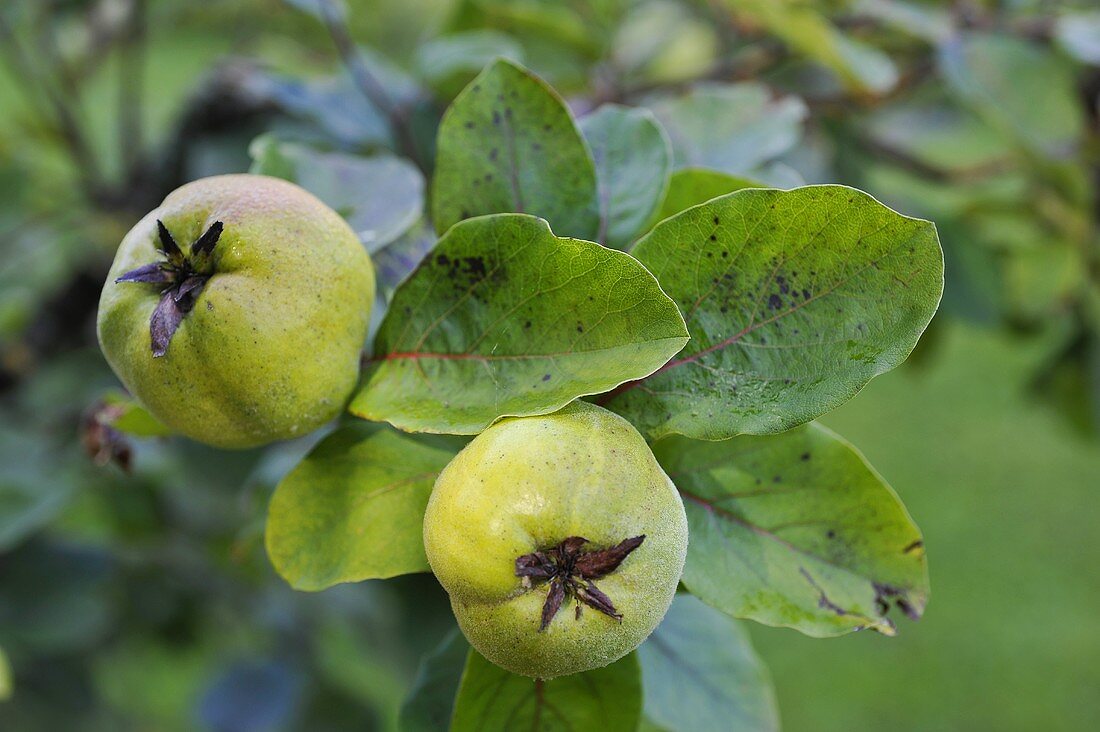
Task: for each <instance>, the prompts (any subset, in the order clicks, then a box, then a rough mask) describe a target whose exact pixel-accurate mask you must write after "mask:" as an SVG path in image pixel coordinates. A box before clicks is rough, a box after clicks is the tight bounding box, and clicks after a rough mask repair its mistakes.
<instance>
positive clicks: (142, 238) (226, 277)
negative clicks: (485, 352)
mask: <svg viewBox="0 0 1100 732" xmlns="http://www.w3.org/2000/svg"><path fill="white" fill-rule="evenodd" d="M373 301H374V270H373V269H372V267H371V262H370V257H369V256H368V255H367V253H366V251H365V250H364V249H363V246H362V245H361V244H360V242H359V240H358V239H357V238H356V236H355V233H354V232H353V231H352V230H351V228H350V227H349V226H348V225H347V223H345V222H344V220H343V219H341V218H340V216H339V215H338V214H337V213H336V212H335V211H333V210H332V209H330V208H329V207H328V206H326V205H325V204H323V203H322V202H321V201H320V200H318V199H317V198H315V197H314V196H313V195H311V194H310V193H308V192H306V191H305V190H303V189H302V188H299V187H298V186H296V185H294V184H293V183H289V182H287V181H284V180H279V179H276V178H269V177H266V176H259V175H224V176H216V177H212V178H204V179H202V180H198V181H195V182H193V183H188V184H187V185H185V186H183V187H181V188H179V189H177V190H176V191H174V192H172V193H171V194H169V196H168V197H167V198H166V199H164V202H163V203H162V204H161V205H160V206H159V207H158V208H157V209H155V210H154V211H152V212H151V213H150V214H149V215H148V216H146V217H145V218H143V219H142V220H141V221H140V222H138V224H137V225H136V226H134V228H133V229H131V230H130V232H129V233H128V234H127V235H126V237H125V238H124V239H123V241H122V244H121V245H120V246H119V249H118V254H117V255H116V256H115V261H114V264H113V265H112V267H111V271H110V274H109V275H108V277H107V283H106V284H105V285H104V287H103V293H102V295H101V296H100V301H99V317H98V321H97V330H98V335H99V343H100V346H101V348H102V349H103V353H104V355H105V356H106V357H107V362H108V363H109V364H110V365H111V368H113V369H114V371H115V373H116V374H117V375H118V377H119V379H121V380H122V383H123V384H124V385H125V386H126V388H128V389H129V390H130V391H131V392H132V393H133V394H134V396H136V397H137V399H138V400H139V401H141V403H142V404H144V405H145V407H146V408H148V410H149V411H150V412H151V413H152V414H153V415H154V416H156V417H157V418H158V419H160V420H161V421H162V422H164V423H165V424H166V425H167V426H168V427H170V428H172V429H174V430H175V431H177V432H180V433H182V434H184V435H187V436H188V437H191V438H193V439H195V440H198V441H200V442H205V443H207V444H210V445H214V446H217V447H225V448H245V447H252V446H256V445H262V444H265V443H268V442H272V441H275V440H282V439H288V438H291V437H294V436H296V435H303V434H306V433H308V432H310V431H311V430H313V429H315V428H316V427H319V426H320V425H322V424H324V423H325V422H327V421H328V420H330V419H332V418H333V417H335V416H336V415H337V414H339V413H340V411H341V410H342V408H343V406H344V404H345V402H346V401H347V399H348V397H349V396H350V393H351V391H352V389H353V388H354V386H355V384H356V380H357V378H358V374H359V362H360V354H361V351H362V347H363V342H364V340H365V338H366V335H367V326H368V324H369V319H370V308H371V305H372V304H373Z"/></svg>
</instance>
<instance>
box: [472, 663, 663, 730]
mask: <svg viewBox="0 0 1100 732" xmlns="http://www.w3.org/2000/svg"><path fill="white" fill-rule="evenodd" d="M641 711H642V683H641V672H640V669H639V667H638V659H637V656H636V655H635V654H633V653H632V654H630V655H629V656H627V657H625V658H623V659H620V660H619V661H616V662H615V663H613V664H611V665H610V666H605V667H603V668H598V669H595V670H592V671H585V672H584V673H579V674H573V675H572V676H561V677H559V678H556V679H551V680H550V681H537V680H535V679H529V678H527V677H526V676H517V675H515V674H512V673H509V672H508V671H505V670H504V669H502V668H500V667H499V666H494V665H493V664H491V663H489V662H488V661H486V660H485V659H484V658H482V657H481V656H480V655H479V654H478V653H477V651H474V650H472V649H471V650H470V656H469V659H468V660H467V661H466V670H465V672H463V674H462V684H461V685H460V686H459V689H458V698H457V699H456V700H455V713H454V719H453V721H452V723H451V732H510V731H511V730H517V729H523V730H530V731H531V732H558V731H561V732H569V731H572V730H601V732H634V730H635V729H636V728H637V726H638V722H639V720H640V717H641Z"/></svg>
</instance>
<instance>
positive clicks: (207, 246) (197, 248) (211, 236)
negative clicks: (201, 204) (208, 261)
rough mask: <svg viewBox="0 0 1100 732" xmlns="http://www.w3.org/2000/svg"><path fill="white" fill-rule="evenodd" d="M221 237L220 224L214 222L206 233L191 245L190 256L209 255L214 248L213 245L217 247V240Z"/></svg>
mask: <svg viewBox="0 0 1100 732" xmlns="http://www.w3.org/2000/svg"><path fill="white" fill-rule="evenodd" d="M221 235H222V222H220V221H215V222H214V223H213V224H212V225H211V226H210V228H209V229H207V230H206V232H205V233H203V235H202V236H200V237H199V238H198V239H196V240H195V243H194V244H192V245H191V254H193V255H197V254H200V253H201V254H209V253H210V252H212V251H214V247H215V245H217V243H218V239H220V238H221Z"/></svg>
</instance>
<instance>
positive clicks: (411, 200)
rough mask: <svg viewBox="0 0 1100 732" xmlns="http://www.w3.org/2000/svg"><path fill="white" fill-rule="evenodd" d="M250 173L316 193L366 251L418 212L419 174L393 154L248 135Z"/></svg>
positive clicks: (399, 231)
mask: <svg viewBox="0 0 1100 732" xmlns="http://www.w3.org/2000/svg"><path fill="white" fill-rule="evenodd" d="M249 154H251V155H252V158H253V161H254V162H253V164H252V168H251V172H252V173H260V174H263V175H271V176H275V177H277V178H284V179H286V180H289V181H291V182H294V183H297V184H298V185H300V186H302V187H303V188H305V189H306V190H307V191H309V192H310V193H312V194H313V195H315V196H317V197H318V198H320V199H321V200H322V201H324V202H325V203H326V204H328V205H329V207H331V208H332V209H334V210H335V211H336V212H338V213H339V214H340V215H341V216H343V217H344V218H345V219H347V222H348V224H349V225H350V226H351V228H352V229H354V230H355V233H356V235H357V236H358V237H359V240H360V241H361V242H363V246H365V247H366V248H367V251H370V252H374V251H377V250H378V249H381V248H382V247H384V246H386V245H387V244H389V243H390V242H392V241H393V240H395V239H397V238H398V237H399V236H400V235H401V234H402V233H404V232H405V231H407V230H408V229H409V228H410V227H412V225H413V224H415V223H416V222H417V221H418V220H420V217H421V216H422V215H423V213H424V177H423V176H422V175H421V174H420V171H419V170H417V169H416V167H415V166H414V165H412V164H411V163H409V162H408V161H406V160H403V159H401V158H398V157H394V156H393V155H375V156H373V157H362V156H358V155H349V154H347V153H339V152H322V151H319V150H314V149H312V148H310V147H307V146H305V145H301V144H298V143H293V142H285V141H279V140H277V139H275V138H274V137H271V136H270V135H263V136H261V137H258V138H256V139H255V140H253V142H252V145H251V146H250V147H249Z"/></svg>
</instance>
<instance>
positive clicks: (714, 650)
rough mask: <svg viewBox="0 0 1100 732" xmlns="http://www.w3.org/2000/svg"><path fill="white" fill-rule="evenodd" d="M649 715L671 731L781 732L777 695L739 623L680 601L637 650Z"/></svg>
mask: <svg viewBox="0 0 1100 732" xmlns="http://www.w3.org/2000/svg"><path fill="white" fill-rule="evenodd" d="M638 660H640V661H641V663H642V685H643V687H644V689H645V715H646V717H647V718H648V719H649V720H650V721H652V722H653V723H655V724H656V725H657V726H659V727H662V728H664V729H668V730H691V731H692V732H741V731H744V732H765V730H778V729H779V713H778V711H777V709H776V704H775V691H774V689H773V688H772V683H771V679H770V678H769V677H768V672H767V669H766V668H765V667H764V664H763V663H762V662H761V661H760V659H759V658H758V657H757V655H756V653H755V652H754V651H753V649H752V645H751V644H750V642H749V636H748V633H746V632H745V631H744V629H743V628H742V627H741V624H740V623H738V622H737V621H736V620H734V619H732V618H730V617H729V616H727V615H723V614H722V613H720V612H718V611H717V610H714V609H713V608H710V607H707V606H706V605H704V604H703V603H702V602H700V601H699V599H698V598H695V597H692V596H691V595H686V594H679V595H677V596H676V599H675V600H673V602H672V607H671V608H669V611H668V614H667V615H665V619H664V620H663V621H661V625H660V626H659V627H658V628H657V630H656V631H655V632H654V633H653V635H651V636H650V637H649V639H648V640H647V641H646V642H645V643H643V644H642V646H641V648H639V649H638Z"/></svg>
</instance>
